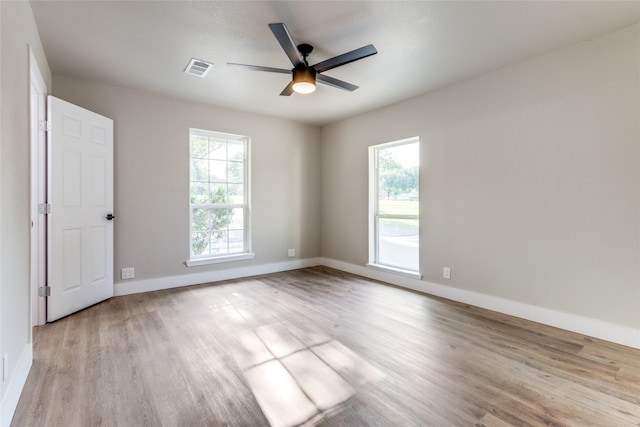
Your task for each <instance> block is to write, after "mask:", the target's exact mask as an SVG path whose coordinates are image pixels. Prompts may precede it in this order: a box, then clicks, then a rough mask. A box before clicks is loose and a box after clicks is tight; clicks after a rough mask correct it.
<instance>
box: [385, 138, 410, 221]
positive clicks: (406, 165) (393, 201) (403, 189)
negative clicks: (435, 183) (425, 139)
mask: <svg viewBox="0 0 640 427" xmlns="http://www.w3.org/2000/svg"><path fill="white" fill-rule="evenodd" d="M418 150H419V147H418V144H417V143H413V144H405V145H398V146H392V147H389V148H381V149H379V150H378V209H379V213H380V214H392V215H417V214H418V203H417V200H418V157H419V151H418ZM405 202H416V203H405Z"/></svg>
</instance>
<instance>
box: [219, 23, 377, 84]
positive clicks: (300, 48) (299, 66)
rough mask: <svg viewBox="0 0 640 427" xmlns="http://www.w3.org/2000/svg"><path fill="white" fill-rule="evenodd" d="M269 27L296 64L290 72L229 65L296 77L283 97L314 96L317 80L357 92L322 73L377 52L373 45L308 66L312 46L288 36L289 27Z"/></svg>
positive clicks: (278, 25)
mask: <svg viewBox="0 0 640 427" xmlns="http://www.w3.org/2000/svg"><path fill="white" fill-rule="evenodd" d="M269 28H270V29H271V32H272V33H273V35H274V36H275V37H276V39H277V40H278V42H279V43H280V46H282V49H284V52H285V53H286V54H287V56H288V57H289V60H290V61H291V63H292V64H293V69H291V70H287V69H284V68H272V67H261V66H259V65H246V64H234V63H230V62H228V63H227V66H229V67H233V68H241V69H244V70H253V71H266V72H269V73H281V74H292V75H293V78H292V80H291V82H290V83H289V84H288V85H287V87H285V88H284V90H283V91H282V92H281V93H280V96H290V95H291V94H292V93H293V92H296V93H301V94H307V93H312V92H314V91H315V90H316V81H318V82H320V83H323V84H326V85H328V86H332V87H335V88H338V89H344V90H347V91H349V92H353V91H354V90H356V89H358V86H356V85H353V84H351V83H347V82H345V81H342V80H338V79H334V78H333V77H329V76H325V75H324V74H320V73H323V72H325V71H328V70H331V69H333V68H336V67H339V66H341V65H345V64H348V63H350V62H353V61H358V60H360V59H363V58H366V57H367V56H371V55H375V54H376V53H378V51H377V50H376V48H375V47H374V46H373V45H372V44H370V45H367V46H363V47H361V48H359V49H356V50H352V51H351V52H347V53H343V54H342V55H338V56H335V57H333V58H330V59H327V60H326V61H322V62H318V63H317V64H315V65H309V63H308V62H307V57H308V56H309V54H311V52H312V51H313V46H311V45H310V44H306V43H302V44H299V45H296V43H295V42H294V41H293V38H292V37H291V34H289V30H287V26H286V25H284V24H282V23H277V24H269Z"/></svg>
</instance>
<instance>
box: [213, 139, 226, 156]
mask: <svg viewBox="0 0 640 427" xmlns="http://www.w3.org/2000/svg"><path fill="white" fill-rule="evenodd" d="M210 144H211V145H210V151H209V158H210V159H214V160H227V147H226V143H225V140H224V139H217V138H210Z"/></svg>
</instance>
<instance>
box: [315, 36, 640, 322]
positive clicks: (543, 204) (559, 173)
mask: <svg viewBox="0 0 640 427" xmlns="http://www.w3.org/2000/svg"><path fill="white" fill-rule="evenodd" d="M639 40H640V26H638V25H635V26H633V27H628V28H626V29H623V30H621V31H618V32H615V33H610V34H608V35H605V36H603V37H600V38H596V39H593V40H590V41H588V42H584V43H580V44H578V45H575V46H572V47H569V48H566V49H563V50H560V51H557V52H555V53H552V54H549V55H546V56H543V57H539V58H535V59H532V60H529V61H526V62H523V63H519V64H516V65H513V66H510V67H506V68H503V69H500V70H497V71H495V72H492V73H488V74H485V75H482V76H478V77H476V78H473V79H470V80H467V81H464V82H461V83H459V84H456V85H453V86H449V87H446V88H442V89H440V90H437V91H434V92H432V93H429V94H426V95H423V96H419V97H416V98H414V99H411V100H408V101H405V102H402V103H399V104H396V105H393V106H390V107H388V108H385V109H381V110H378V111H375V112H371V113H368V114H364V115H361V116H358V117H354V118H351V119H348V120H345V121H342V122H339V123H335V124H332V125H329V126H326V127H324V128H323V129H322V255H323V257H326V258H329V259H335V260H338V261H341V262H345V263H350V264H354V265H364V264H365V263H366V262H367V256H368V252H367V241H368V236H367V212H368V210H367V209H368V204H367V203H368V201H367V185H368V184H367V147H368V146H370V145H374V144H378V143H383V142H388V141H393V140H398V139H402V138H406V137H410V136H419V137H420V140H421V165H422V166H421V176H420V186H421V187H420V209H421V211H420V212H421V221H420V227H421V228H420V233H421V237H420V247H421V254H420V260H421V267H422V273H423V275H424V277H423V280H424V281H428V282H431V283H436V284H443V285H447V286H451V287H455V288H458V289H464V290H468V291H473V292H477V293H479V294H483V295H491V296H495V297H500V298H504V299H508V300H511V301H518V302H522V303H526V304H530V305H534V306H539V307H544V308H548V309H552V310H557V311H560V312H565V313H571V314H575V315H580V316H585V317H588V318H593V319H599V320H603V321H606V322H610V323H613V324H618V325H623V326H626V327H631V328H636V329H638V330H640V277H639V272H640V246H639V243H640V227H639V225H640V220H639V219H640V167H639V166H640V164H639V162H640V151H639V144H640V120H639V119H640V105H639V104H640V54H639V52H640V43H639ZM443 266H449V267H451V275H452V276H451V280H443V279H442V268H443Z"/></svg>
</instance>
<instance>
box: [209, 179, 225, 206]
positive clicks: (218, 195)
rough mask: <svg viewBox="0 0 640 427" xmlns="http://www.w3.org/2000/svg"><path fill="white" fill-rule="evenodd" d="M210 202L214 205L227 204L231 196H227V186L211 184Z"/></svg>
mask: <svg viewBox="0 0 640 427" xmlns="http://www.w3.org/2000/svg"><path fill="white" fill-rule="evenodd" d="M210 201H211V203H212V204H214V203H217V204H227V203H229V196H228V195H227V185H226V184H211V193H210Z"/></svg>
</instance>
